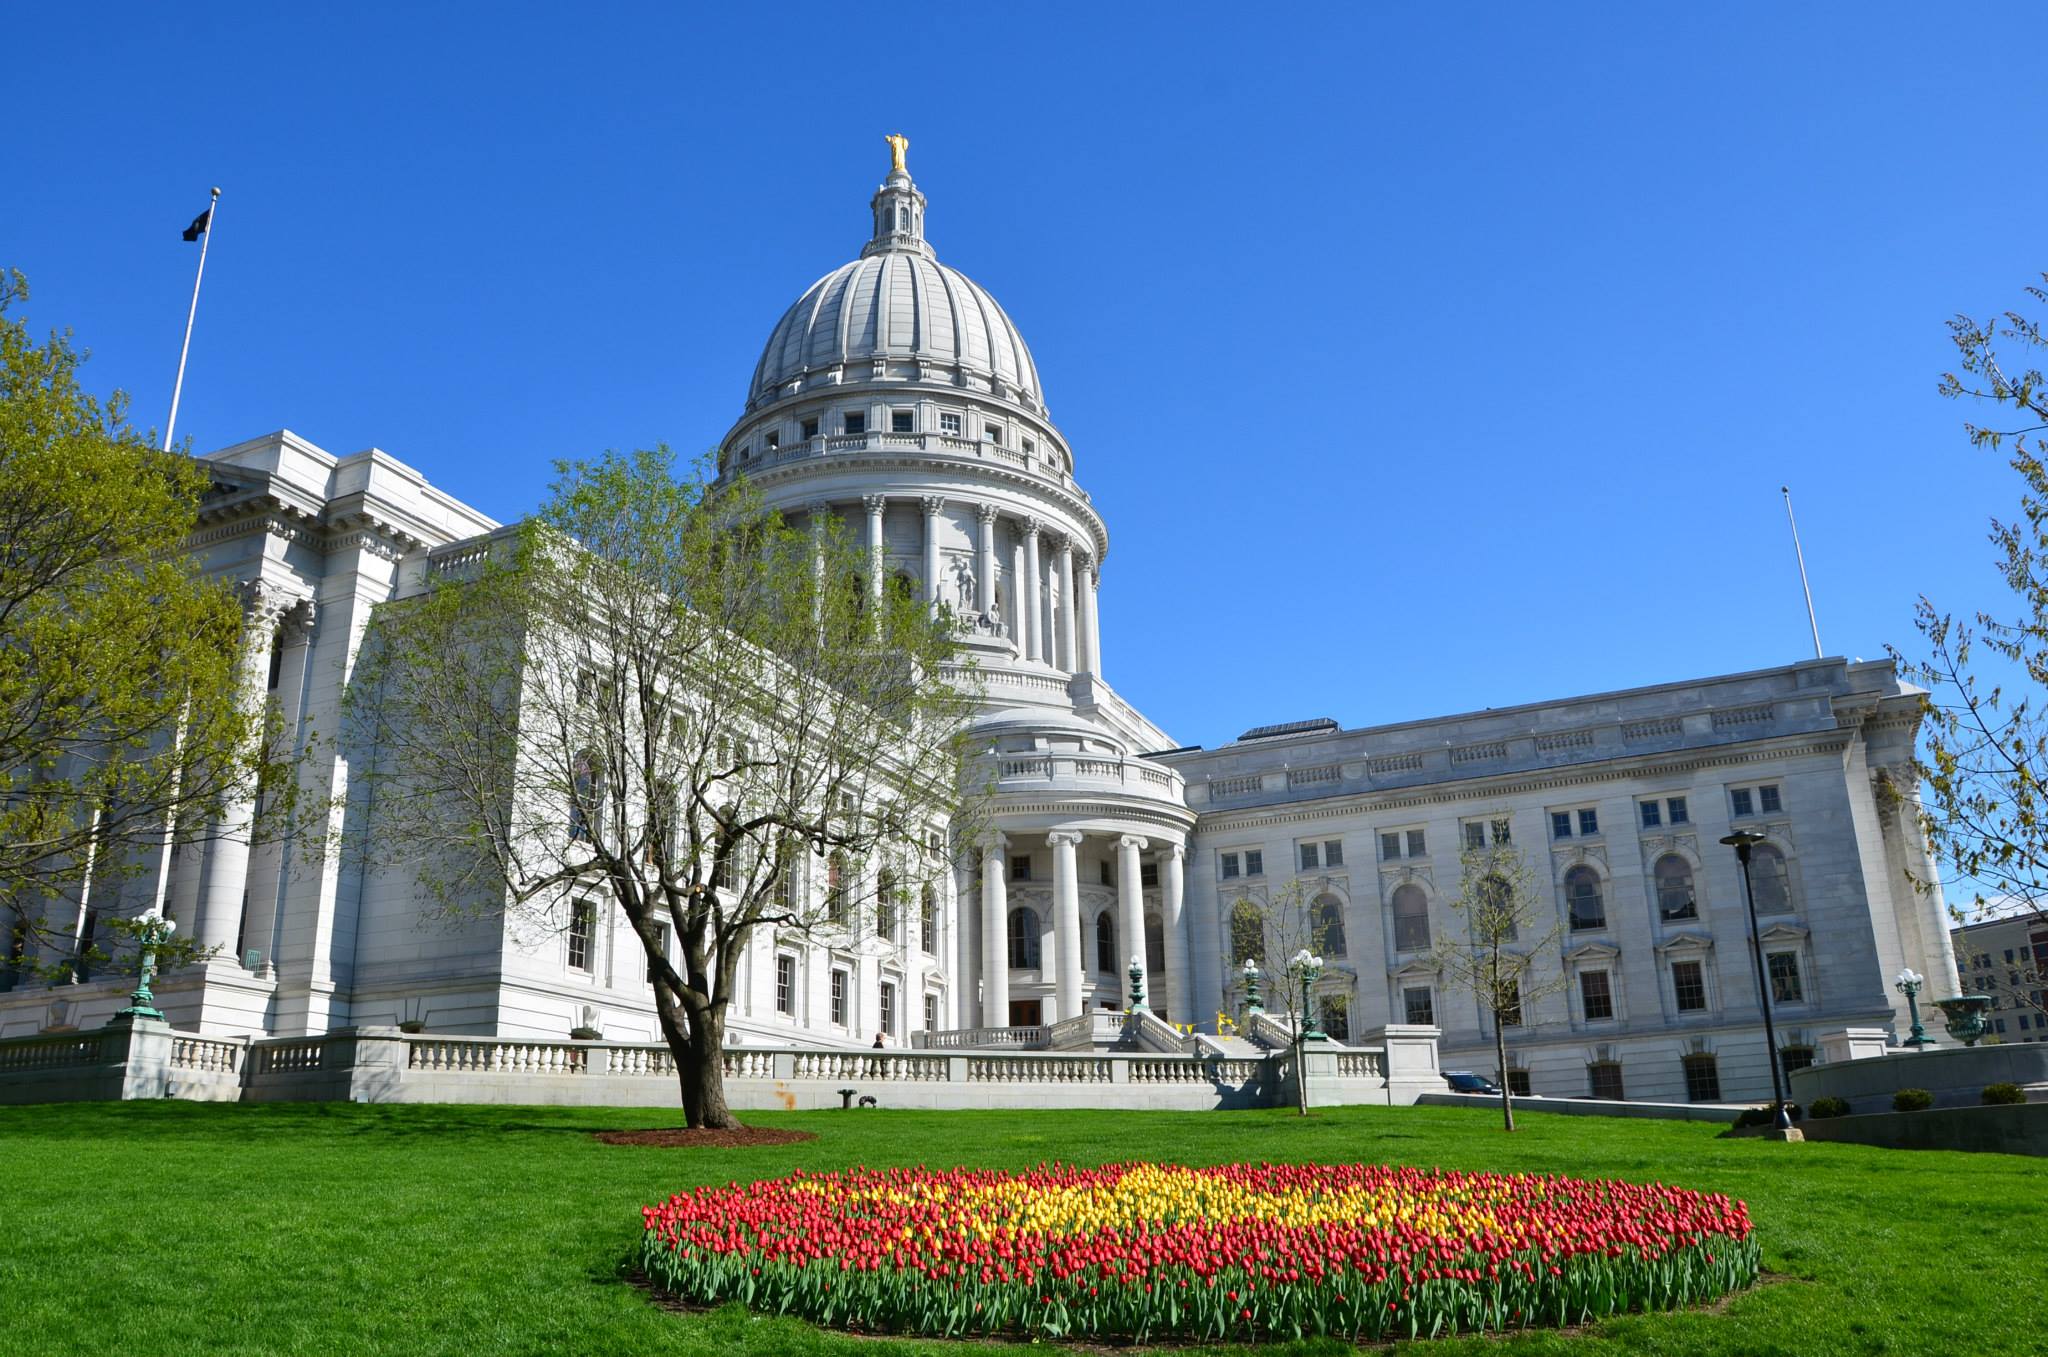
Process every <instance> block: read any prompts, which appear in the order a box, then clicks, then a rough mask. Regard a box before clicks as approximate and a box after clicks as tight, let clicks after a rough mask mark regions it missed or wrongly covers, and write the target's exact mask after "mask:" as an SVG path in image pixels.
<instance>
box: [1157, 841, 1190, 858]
mask: <svg viewBox="0 0 2048 1357" xmlns="http://www.w3.org/2000/svg"><path fill="white" fill-rule="evenodd" d="M1157 851H1158V853H1159V860H1160V861H1161V862H1164V861H1166V860H1167V859H1168V858H1184V857H1186V856H1187V854H1188V846H1187V845H1186V844H1184V843H1174V842H1173V841H1172V840H1167V841H1166V842H1164V843H1161V844H1160V845H1159V848H1158V850H1157Z"/></svg>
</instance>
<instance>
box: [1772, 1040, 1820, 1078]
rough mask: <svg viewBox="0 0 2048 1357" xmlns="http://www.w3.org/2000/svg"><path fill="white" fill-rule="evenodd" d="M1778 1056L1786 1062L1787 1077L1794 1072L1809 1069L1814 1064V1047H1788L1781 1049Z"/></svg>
mask: <svg viewBox="0 0 2048 1357" xmlns="http://www.w3.org/2000/svg"><path fill="white" fill-rule="evenodd" d="M1778 1055H1779V1057H1780V1058H1781V1059H1782V1060H1783V1061H1784V1065H1785V1073H1786V1075H1787V1076H1789V1075H1790V1074H1791V1073H1792V1071H1794V1070H1803V1069H1807V1068H1809V1067H1811V1066H1812V1064H1813V1047H1811V1046H1787V1047H1784V1048H1783V1049H1781V1050H1780V1051H1779V1052H1778Z"/></svg>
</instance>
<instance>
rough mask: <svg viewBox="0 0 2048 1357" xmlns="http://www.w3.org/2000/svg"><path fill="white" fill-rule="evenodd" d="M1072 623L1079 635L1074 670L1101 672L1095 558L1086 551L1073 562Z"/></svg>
mask: <svg viewBox="0 0 2048 1357" xmlns="http://www.w3.org/2000/svg"><path fill="white" fill-rule="evenodd" d="M1074 583H1075V592H1074V623H1075V626H1076V627H1077V628H1078V629H1079V632H1080V635H1079V636H1078V637H1077V638H1076V639H1077V643H1078V645H1079V652H1078V653H1077V655H1076V656H1075V660H1074V671H1075V672H1076V673H1080V674H1094V673H1099V672H1101V663H1100V660H1099V659H1098V657H1097V656H1096V654H1095V645H1096V641H1095V558H1094V557H1093V556H1090V555H1089V554H1088V553H1086V552H1082V553H1081V554H1080V557H1079V559H1078V560H1077V561H1076V562H1075V572H1074Z"/></svg>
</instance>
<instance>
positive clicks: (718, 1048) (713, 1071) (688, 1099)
mask: <svg viewBox="0 0 2048 1357" xmlns="http://www.w3.org/2000/svg"><path fill="white" fill-rule="evenodd" d="M670 1049H671V1050H676V1048H675V1045H674V1043H673V1042H671V1043H670ZM676 1077H677V1078H678V1080H680V1081H681V1083H682V1087H683V1116H684V1118H685V1123H684V1124H685V1125H687V1126H688V1127H689V1128H690V1129H691V1130H692V1131H726V1130H731V1129H733V1128H735V1127H737V1126H738V1125H739V1124H740V1122H739V1118H737V1117H735V1116H733V1114H732V1109H731V1108H730V1107H727V1106H726V1104H725V1023H724V1022H723V1021H721V1019H720V1018H719V1016H718V1014H717V1010H716V1009H714V1008H713V1007H712V1006H710V1005H708V1004H707V1005H705V1006H704V1007H703V1008H702V1009H701V1011H700V1010H698V1009H697V1008H696V1007H695V1006H692V1010H691V1013H690V1030H689V1032H688V1033H687V1034H686V1035H685V1036H684V1038H683V1045H682V1049H680V1050H676Z"/></svg>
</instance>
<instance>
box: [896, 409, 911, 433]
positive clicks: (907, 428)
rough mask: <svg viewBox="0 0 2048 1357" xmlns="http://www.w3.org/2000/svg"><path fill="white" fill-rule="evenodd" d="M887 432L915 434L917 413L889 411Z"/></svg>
mask: <svg viewBox="0 0 2048 1357" xmlns="http://www.w3.org/2000/svg"><path fill="white" fill-rule="evenodd" d="M889 432H890V433H916V432H917V411H915V410H891V411H890V412H889Z"/></svg>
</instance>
